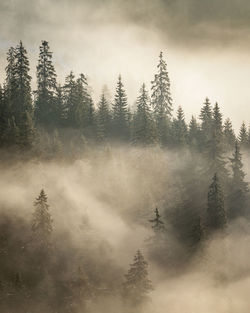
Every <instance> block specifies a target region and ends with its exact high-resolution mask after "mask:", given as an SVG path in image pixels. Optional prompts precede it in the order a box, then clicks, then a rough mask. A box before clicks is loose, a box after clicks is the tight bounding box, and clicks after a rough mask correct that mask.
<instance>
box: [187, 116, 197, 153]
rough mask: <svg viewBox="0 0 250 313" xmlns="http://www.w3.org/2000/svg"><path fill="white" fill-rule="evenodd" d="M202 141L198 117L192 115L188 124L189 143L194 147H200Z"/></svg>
mask: <svg viewBox="0 0 250 313" xmlns="http://www.w3.org/2000/svg"><path fill="white" fill-rule="evenodd" d="M199 143H200V127H199V124H198V123H197V120H196V118H195V117H194V116H193V115H192V118H191V121H190V123H189V126H188V144H189V146H190V147H192V148H198V147H199Z"/></svg>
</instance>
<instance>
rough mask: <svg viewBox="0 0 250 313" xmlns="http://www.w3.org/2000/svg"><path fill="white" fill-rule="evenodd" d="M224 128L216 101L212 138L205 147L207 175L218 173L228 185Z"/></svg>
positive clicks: (224, 184)
mask: <svg viewBox="0 0 250 313" xmlns="http://www.w3.org/2000/svg"><path fill="white" fill-rule="evenodd" d="M222 130H223V128H222V114H221V113H220V109H219V106H218V104H217V103H216V104H215V107H214V110H213V115H212V130H210V138H209V139H208V141H207V143H206V146H205V147H204V149H205V157H206V161H207V171H208V172H207V173H206V175H207V177H210V176H211V175H213V173H217V175H218V176H219V177H220V180H221V183H222V185H223V187H226V185H227V182H228V171H227V169H226V161H225V158H224V153H225V147H224V144H223V133H222Z"/></svg>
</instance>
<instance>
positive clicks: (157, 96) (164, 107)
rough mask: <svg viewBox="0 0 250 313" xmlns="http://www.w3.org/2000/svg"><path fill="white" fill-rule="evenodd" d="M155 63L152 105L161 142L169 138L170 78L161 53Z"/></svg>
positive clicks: (164, 142)
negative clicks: (156, 63)
mask: <svg viewBox="0 0 250 313" xmlns="http://www.w3.org/2000/svg"><path fill="white" fill-rule="evenodd" d="M159 58H160V59H159V63H158V65H157V68H158V73H157V74H155V77H154V80H153V81H152V87H151V89H152V95H151V100H152V105H153V109H154V115H155V119H156V126H157V131H158V136H159V138H160V141H161V143H162V144H166V143H167V142H168V140H169V125H170V120H171V115H172V102H173V101H172V97H171V92H170V79H169V75H168V71H167V64H166V62H165V61H164V60H163V53H162V52H161V53H160V57H159Z"/></svg>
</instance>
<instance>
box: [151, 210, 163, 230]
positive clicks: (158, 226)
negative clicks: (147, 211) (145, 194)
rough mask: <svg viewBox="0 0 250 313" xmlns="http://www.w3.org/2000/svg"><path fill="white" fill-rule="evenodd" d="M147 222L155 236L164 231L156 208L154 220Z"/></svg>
mask: <svg viewBox="0 0 250 313" xmlns="http://www.w3.org/2000/svg"><path fill="white" fill-rule="evenodd" d="M149 222H150V223H151V224H152V229H153V230H154V232H155V234H156V235H158V234H162V233H163V232H165V230H166V229H165V226H164V222H163V221H162V220H161V216H160V214H159V211H158V209H157V208H156V209H155V218H153V219H151V220H149Z"/></svg>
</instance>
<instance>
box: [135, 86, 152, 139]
mask: <svg viewBox="0 0 250 313" xmlns="http://www.w3.org/2000/svg"><path fill="white" fill-rule="evenodd" d="M133 142H134V143H135V144H139V145H150V144H154V143H156V130H155V125H154V120H153V117H152V112H151V110H150V99H149V96H148V92H147V90H146V86H145V84H143V85H142V87H141V89H140V95H139V97H138V98H137V110H136V112H135V115H134V125H133Z"/></svg>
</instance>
